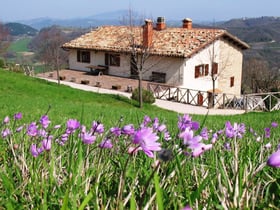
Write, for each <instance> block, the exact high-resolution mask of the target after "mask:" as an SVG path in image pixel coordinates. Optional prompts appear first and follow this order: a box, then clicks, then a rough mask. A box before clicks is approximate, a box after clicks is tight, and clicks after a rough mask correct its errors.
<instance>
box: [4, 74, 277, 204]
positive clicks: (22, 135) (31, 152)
mask: <svg viewBox="0 0 280 210" xmlns="http://www.w3.org/2000/svg"><path fill="white" fill-rule="evenodd" d="M0 84H1V85H0V121H1V124H0V168H1V169H0V206H2V207H3V208H4V209H38V208H42V209H144V208H147V209H182V208H183V207H185V206H186V205H190V206H191V207H192V208H193V209H203V208H206V209H226V208H227V209H277V208H278V207H279V206H280V202H279V192H280V186H279V180H280V172H279V170H278V169H277V168H272V167H269V166H267V165H266V161H267V159H268V158H269V156H270V155H271V154H272V153H273V152H274V151H275V150H276V149H277V146H278V144H279V137H280V130H279V127H278V126H276V125H275V124H274V125H273V126H272V124H271V123H272V122H275V123H280V114H279V112H272V113H247V114H243V115H235V116H201V115H190V116H191V118H192V119H191V120H190V119H188V118H186V117H185V118H183V119H184V120H183V119H182V116H183V115H180V116H181V120H178V116H179V115H178V113H176V112H171V111H167V110H163V109H160V108H158V107H156V106H154V105H148V104H145V106H144V108H143V109H139V108H137V102H135V101H132V100H130V99H127V98H124V97H121V96H116V95H106V94H98V93H93V92H86V91H80V90H76V89H72V88H70V87H67V86H63V85H60V86H58V85H57V84H55V83H50V82H47V81H45V80H41V79H38V78H31V77H26V76H24V75H21V74H18V73H12V72H8V71H4V70H0ZM18 112H21V113H22V119H20V118H21V117H18V118H19V119H17V120H13V116H14V114H15V113H18ZM45 114H47V116H48V118H49V119H48V118H42V115H45ZM6 116H9V117H10V119H9V120H8V119H7V118H5V117H6ZM144 116H149V117H150V118H151V120H152V122H149V121H148V120H147V118H145V119H146V120H143V119H144ZM155 118H158V121H157V120H154V119H155ZM69 119H73V120H71V121H69ZM187 119H188V120H187ZM49 120H50V122H49ZM76 120H77V121H76ZM93 121H94V123H93ZM227 121H230V124H227V126H225V123H226V122H227ZM31 122H33V123H31ZM78 122H79V124H80V125H85V126H86V127H81V126H77V127H76V125H77V124H78ZM196 122H199V123H200V126H198V125H197V123H196ZM235 122H236V124H234V123H235ZM66 123H67V124H66ZM58 124H59V125H60V126H55V125H58ZM243 124H244V126H245V128H244V127H243ZM178 125H180V126H179V127H178ZM21 126H22V127H21ZM103 126H104V127H103ZM165 126H166V127H165ZM231 126H232V127H231ZM183 127H184V128H183ZM113 128H114V129H113ZM118 129H120V130H121V132H118V131H119V130H118ZM167 131H168V132H169V135H170V138H169V139H168V138H167V137H168V136H167V134H168V133H167ZM207 136H208V138H207ZM197 139H200V140H199V142H197V141H198V140H197ZM194 142H195V144H194ZM202 143H203V146H201V145H202ZM105 145H106V146H105ZM159 147H160V148H161V149H160V148H159ZM128 151H130V153H129V152H128Z"/></svg>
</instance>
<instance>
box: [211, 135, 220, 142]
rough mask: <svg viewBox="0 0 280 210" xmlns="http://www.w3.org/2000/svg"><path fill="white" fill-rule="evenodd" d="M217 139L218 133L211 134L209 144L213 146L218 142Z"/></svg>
mask: <svg viewBox="0 0 280 210" xmlns="http://www.w3.org/2000/svg"><path fill="white" fill-rule="evenodd" d="M218 137H219V135H218V133H213V135H212V140H211V143H212V144H215V143H216V141H217V140H218Z"/></svg>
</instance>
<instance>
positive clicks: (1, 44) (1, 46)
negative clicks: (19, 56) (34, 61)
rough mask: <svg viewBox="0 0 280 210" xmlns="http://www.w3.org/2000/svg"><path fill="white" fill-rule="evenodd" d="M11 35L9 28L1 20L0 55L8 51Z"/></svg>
mask: <svg viewBox="0 0 280 210" xmlns="http://www.w3.org/2000/svg"><path fill="white" fill-rule="evenodd" d="M10 41H11V36H10V33H9V30H8V28H6V27H5V25H4V24H2V23H1V22H0V55H2V54H3V53H5V52H6V51H7V48H8V47H9V45H10Z"/></svg>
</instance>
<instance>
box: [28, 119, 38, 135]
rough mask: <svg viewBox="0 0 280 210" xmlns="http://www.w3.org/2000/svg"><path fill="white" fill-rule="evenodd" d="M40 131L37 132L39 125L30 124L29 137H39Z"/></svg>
mask: <svg viewBox="0 0 280 210" xmlns="http://www.w3.org/2000/svg"><path fill="white" fill-rule="evenodd" d="M37 134H38V130H37V125H36V123H35V122H32V123H30V125H29V126H28V128H27V135H28V136H33V137H34V136H37Z"/></svg>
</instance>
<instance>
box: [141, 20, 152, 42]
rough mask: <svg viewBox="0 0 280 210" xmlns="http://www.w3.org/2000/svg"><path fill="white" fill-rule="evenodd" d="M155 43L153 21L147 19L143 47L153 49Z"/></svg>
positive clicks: (144, 27)
mask: <svg viewBox="0 0 280 210" xmlns="http://www.w3.org/2000/svg"><path fill="white" fill-rule="evenodd" d="M152 43H153V21H152V20H149V19H146V20H145V25H144V26H143V47H146V48H148V47H151V46H152Z"/></svg>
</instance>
